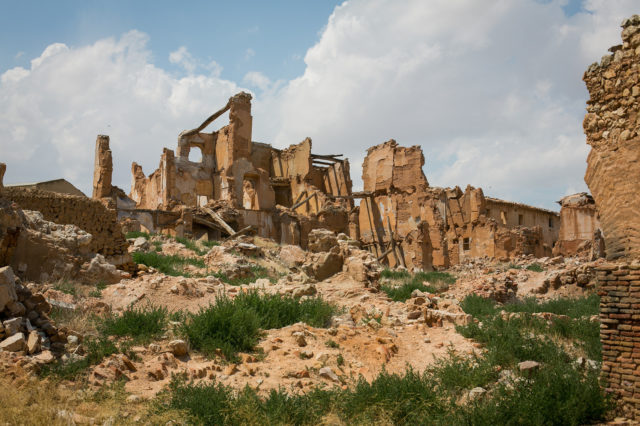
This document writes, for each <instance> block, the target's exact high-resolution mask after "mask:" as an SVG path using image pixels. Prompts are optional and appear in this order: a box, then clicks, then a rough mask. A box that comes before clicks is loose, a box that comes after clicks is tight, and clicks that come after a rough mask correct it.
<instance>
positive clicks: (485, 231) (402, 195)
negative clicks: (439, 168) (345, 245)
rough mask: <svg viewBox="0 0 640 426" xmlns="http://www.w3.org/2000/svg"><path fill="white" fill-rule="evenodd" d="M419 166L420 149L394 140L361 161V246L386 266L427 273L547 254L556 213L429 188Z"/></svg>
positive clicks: (478, 192) (472, 192) (470, 192)
mask: <svg viewBox="0 0 640 426" xmlns="http://www.w3.org/2000/svg"><path fill="white" fill-rule="evenodd" d="M423 165H424V156H423V154H422V150H421V149H420V147H418V146H413V147H410V148H405V147H401V146H399V145H398V144H397V143H396V141H394V140H390V141H388V142H385V143H383V144H380V145H377V146H374V147H372V148H369V150H368V151H367V157H366V158H365V160H364V164H363V172H362V180H363V182H364V194H365V195H366V197H365V198H364V199H363V200H362V202H361V203H360V209H359V222H358V223H359V233H360V239H361V241H362V244H363V245H364V246H365V247H368V248H370V249H371V250H372V251H374V252H375V253H376V254H378V255H379V256H380V257H388V261H389V263H390V264H391V265H397V264H401V265H403V266H407V267H409V268H411V267H417V268H424V269H429V268H431V267H436V268H438V267H448V266H450V265H453V264H458V263H460V262H461V261H463V260H465V259H467V258H473V257H483V256H487V257H494V258H502V259H508V258H511V257H514V256H517V255H521V254H533V255H535V256H538V257H542V256H545V255H548V254H550V253H551V248H552V247H553V244H554V243H555V240H556V239H557V236H558V224H557V222H558V215H557V213H555V212H551V211H548V210H544V209H538V208H535V207H531V206H526V205H521V204H516V203H509V202H506V201H502V200H497V199H490V198H485V196H484V194H483V192H482V189H480V188H477V189H476V188H473V187H471V186H468V187H467V189H466V190H465V191H464V192H462V190H461V189H460V188H458V187H456V188H437V187H430V186H429V183H428V181H427V179H426V177H425V176H424V173H423V171H422V166H423ZM493 215H497V216H498V217H499V218H500V219H499V220H496V218H495V216H493ZM387 252H388V253H387ZM383 255H384V256H383Z"/></svg>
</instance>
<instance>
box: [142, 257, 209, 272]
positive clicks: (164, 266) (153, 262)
mask: <svg viewBox="0 0 640 426" xmlns="http://www.w3.org/2000/svg"><path fill="white" fill-rule="evenodd" d="M133 261H134V262H136V263H141V264H143V265H146V266H150V267H152V268H156V269H157V270H158V271H160V272H162V273H163V274H166V275H171V276H174V277H177V276H189V273H188V272H185V271H184V267H185V265H193V266H196V267H198V268H204V267H205V264H204V261H203V260H202V259H197V258H193V257H181V256H176V255H173V256H165V255H162V254H159V253H154V252H148V253H144V252H135V253H133Z"/></svg>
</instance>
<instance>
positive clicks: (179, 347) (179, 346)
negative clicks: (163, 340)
mask: <svg viewBox="0 0 640 426" xmlns="http://www.w3.org/2000/svg"><path fill="white" fill-rule="evenodd" d="M169 349H170V350H171V352H172V353H173V354H174V355H175V356H184V355H186V354H188V353H189V348H188V347H187V342H185V341H184V340H172V341H170V342H169Z"/></svg>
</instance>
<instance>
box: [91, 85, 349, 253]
mask: <svg viewBox="0 0 640 426" xmlns="http://www.w3.org/2000/svg"><path fill="white" fill-rule="evenodd" d="M227 111H228V112H229V124H228V125H226V126H224V127H222V128H221V129H219V130H217V131H214V132H211V133H206V132H204V129H205V128H206V127H207V126H208V125H209V124H211V123H212V122H213V121H214V120H215V119H217V118H218V117H220V116H221V115H222V114H224V113H226V112H227ZM311 148H312V142H311V139H309V138H307V139H305V140H304V141H302V142H301V143H299V144H297V145H292V146H291V147H289V148H288V149H284V150H279V149H275V148H273V147H272V146H270V145H268V144H264V143H259V142H254V141H252V116H251V95H249V94H247V93H244V92H242V93H239V94H237V95H235V96H233V97H231V98H230V99H229V102H227V104H226V105H225V106H224V107H223V108H222V109H220V110H219V111H217V112H216V113H215V114H213V115H212V116H210V117H209V118H207V120H205V121H204V122H203V123H202V124H201V125H200V126H199V127H198V128H196V129H193V130H189V131H184V132H182V133H180V135H179V137H178V147H177V150H176V151H175V152H174V151H173V150H171V149H168V148H165V149H164V150H163V153H162V156H161V159H160V165H159V167H158V169H157V170H155V171H154V172H153V173H151V174H150V175H149V176H145V174H144V172H143V171H142V167H141V166H139V165H138V164H136V163H133V165H132V169H131V171H132V184H131V194H130V199H131V200H132V202H133V203H134V206H124V205H123V202H120V203H119V217H120V218H122V217H131V218H134V219H136V220H138V221H139V222H141V223H142V224H143V226H144V227H145V228H146V229H148V230H152V231H158V230H167V229H170V231H169V232H170V233H181V232H183V231H184V230H187V229H191V230H193V229H195V230H196V232H202V230H203V229H204V228H207V227H209V229H208V230H207V232H210V231H211V227H210V225H216V224H215V223H211V222H210V218H207V217H206V216H207V215H211V214H212V213H211V210H210V209H209V210H204V212H205V217H204V218H202V217H199V216H198V214H199V213H201V212H202V210H198V209H208V208H209V207H213V208H214V209H217V208H220V207H222V206H224V209H226V213H228V214H226V215H224V214H223V215H218V214H217V213H215V212H214V213H213V214H214V218H215V219H222V220H223V223H221V225H222V227H221V228H220V229H219V231H220V232H222V233H223V234H224V233H226V234H232V233H233V232H235V231H238V230H240V229H244V228H246V227H248V226H251V227H253V229H254V230H255V231H256V232H257V233H258V234H259V235H261V236H263V237H268V238H272V239H274V240H276V241H279V242H283V243H288V244H300V245H302V246H303V247H305V246H306V236H307V234H308V233H309V231H310V230H311V229H314V228H318V227H324V228H328V229H331V230H334V231H336V232H349V227H348V212H349V209H350V208H351V207H353V201H352V200H351V199H350V198H349V197H350V195H351V179H350V177H349V162H348V161H347V160H345V159H340V158H339V157H340V156H339V155H315V154H313V153H312V152H311ZM100 150H102V151H100ZM193 151H199V152H200V154H201V158H200V159H199V161H193V159H195V158H194V157H193ZM101 152H104V149H103V148H101V147H100V146H99V145H98V144H97V145H96V166H99V163H100V161H101V160H100V161H99V158H100V159H101V158H103V156H104V157H105V158H106V155H103V154H101ZM109 158H110V157H109ZM100 167H102V166H100ZM103 169H105V168H103ZM105 170H106V169H105ZM105 174H106V171H105V172H103V173H98V172H96V176H98V177H100V178H101V176H103V175H105ZM109 176H110V175H109ZM100 178H99V179H100ZM95 180H96V179H95V178H94V182H95ZM94 186H95V184H94ZM184 209H191V210H193V212H194V213H195V214H196V216H195V223H194V224H193V225H192V224H187V223H186V222H184V221H182V222H181V225H182V227H180V228H178V227H176V226H173V225H171V224H169V223H173V224H174V225H175V220H176V219H173V220H174V222H172V219H171V218H172V217H173V218H175V216H176V214H179V216H180V217H181V218H182V217H184V214H183V213H180V212H181V211H183V210H184ZM157 211H162V212H163V213H162V214H160V215H158V214H157V213H153V212H157ZM223 216H224V218H223ZM217 223H219V224H220V222H219V221H218V222H217ZM225 225H226V226H228V227H226V226H225ZM198 230H199V231H198ZM213 233H214V234H216V230H215V229H214V232H213ZM214 236H219V234H218V235H214Z"/></svg>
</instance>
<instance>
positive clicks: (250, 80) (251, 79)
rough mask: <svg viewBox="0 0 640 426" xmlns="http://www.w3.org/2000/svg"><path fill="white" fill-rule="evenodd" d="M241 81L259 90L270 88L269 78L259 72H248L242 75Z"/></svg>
mask: <svg viewBox="0 0 640 426" xmlns="http://www.w3.org/2000/svg"><path fill="white" fill-rule="evenodd" d="M242 81H243V83H245V84H248V85H249V86H252V87H257V88H258V89H260V90H267V89H268V88H269V87H270V86H271V80H269V77H267V76H266V75H264V74H263V73H261V72H260V71H249V72H248V73H246V74H245V75H244V77H243V78H242Z"/></svg>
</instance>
